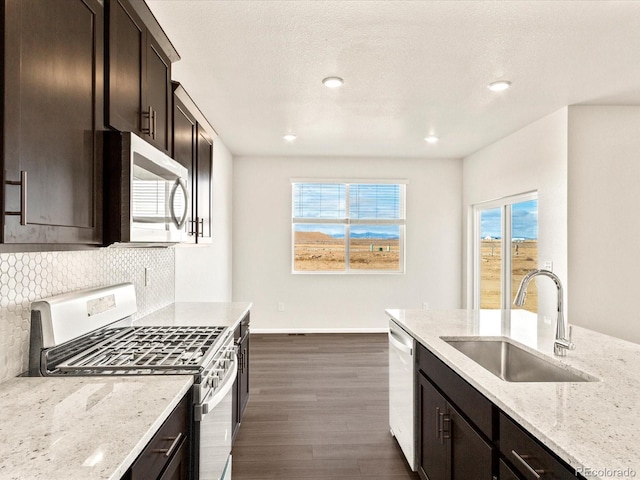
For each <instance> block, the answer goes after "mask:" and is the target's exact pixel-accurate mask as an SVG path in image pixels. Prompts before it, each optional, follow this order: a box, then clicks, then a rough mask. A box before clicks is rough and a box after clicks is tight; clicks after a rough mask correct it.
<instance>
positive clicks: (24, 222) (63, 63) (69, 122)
mask: <svg viewBox="0 0 640 480" xmlns="http://www.w3.org/2000/svg"><path fill="white" fill-rule="evenodd" d="M0 19H1V22H2V25H3V28H4V34H3V36H2V38H1V39H0V42H2V45H1V47H2V48H1V49H0V51H1V52H2V54H0V55H2V56H0V64H1V65H2V74H1V75H0V90H1V91H2V94H1V98H2V101H3V105H2V107H3V108H2V116H1V117H0V122H2V124H1V128H2V133H3V135H2V139H0V155H1V159H0V160H1V163H2V169H1V171H2V186H3V194H2V195H0V202H1V204H2V211H3V212H4V214H3V216H2V224H3V225H2V227H3V228H2V231H1V232H2V233H1V236H2V238H1V241H2V242H3V243H5V244H11V243H14V244H21V245H24V244H100V243H101V242H102V212H101V210H102V145H101V134H100V132H101V131H102V130H104V114H103V105H104V100H103V99H104V88H103V78H104V71H103V65H104V54H103V52H104V28H103V26H104V9H103V6H102V4H101V2H100V1H98V0H49V1H46V2H43V1H41V0H3V1H2V2H0Z"/></svg>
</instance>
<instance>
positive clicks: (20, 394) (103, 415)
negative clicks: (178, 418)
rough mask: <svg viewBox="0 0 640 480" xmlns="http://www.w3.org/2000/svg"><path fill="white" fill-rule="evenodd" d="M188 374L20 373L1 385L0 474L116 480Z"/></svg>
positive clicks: (8, 478)
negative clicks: (40, 374) (57, 374)
mask: <svg viewBox="0 0 640 480" xmlns="http://www.w3.org/2000/svg"><path fill="white" fill-rule="evenodd" d="M192 384H193V377H192V376H191V375H180V376H166V375H163V376H136V377H108V378H107V377H65V378H60V377H46V378H41V377H31V378H27V377H18V378H14V379H11V380H9V381H7V382H4V383H2V385H0V478H2V479H3V480H38V479H43V480H69V479H71V478H76V479H82V480H119V479H120V478H121V477H122V475H124V473H125V472H126V471H127V469H128V468H129V467H130V466H131V464H132V463H133V462H134V460H135V459H136V458H137V457H138V455H139V454H140V452H142V450H143V449H144V448H145V447H146V445H147V444H148V443H149V441H150V440H151V438H152V437H153V435H154V434H155V433H156V431H157V430H158V429H159V428H160V426H161V425H162V423H163V422H164V421H165V420H166V419H167V417H168V416H169V414H171V412H172V411H173V409H174V408H175V406H176V405H177V404H178V403H179V402H180V400H181V399H182V398H183V397H184V395H185V394H186V393H187V392H188V391H189V389H190V388H191V385H192Z"/></svg>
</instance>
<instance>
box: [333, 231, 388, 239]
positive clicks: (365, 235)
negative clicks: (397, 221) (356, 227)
mask: <svg viewBox="0 0 640 480" xmlns="http://www.w3.org/2000/svg"><path fill="white" fill-rule="evenodd" d="M332 236H333V238H344V235H342V234H337V235H332ZM351 238H370V239H372V240H398V239H399V238H400V237H398V235H395V234H393V233H382V232H363V233H352V234H351Z"/></svg>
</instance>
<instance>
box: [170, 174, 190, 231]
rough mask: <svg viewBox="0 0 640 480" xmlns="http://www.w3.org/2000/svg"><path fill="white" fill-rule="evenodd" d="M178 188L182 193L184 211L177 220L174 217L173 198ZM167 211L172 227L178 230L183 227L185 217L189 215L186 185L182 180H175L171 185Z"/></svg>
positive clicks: (176, 217)
mask: <svg viewBox="0 0 640 480" xmlns="http://www.w3.org/2000/svg"><path fill="white" fill-rule="evenodd" d="M178 188H181V189H182V193H183V194H184V211H183V212H182V215H181V216H180V218H179V219H178V216H177V215H176V207H175V198H176V192H177V190H178ZM169 211H170V212H171V220H172V221H173V223H174V225H175V226H176V227H177V228H178V229H180V228H182V227H184V224H185V222H186V221H187V215H188V213H189V195H188V192H187V184H186V183H185V181H184V180H183V179H182V178H177V179H176V182H175V183H174V184H173V188H172V189H171V194H170V195H169Z"/></svg>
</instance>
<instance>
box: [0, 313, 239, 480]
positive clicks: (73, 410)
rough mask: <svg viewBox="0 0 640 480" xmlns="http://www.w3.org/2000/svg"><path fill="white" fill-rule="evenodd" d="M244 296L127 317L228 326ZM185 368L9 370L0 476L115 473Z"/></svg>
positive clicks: (169, 406)
mask: <svg viewBox="0 0 640 480" xmlns="http://www.w3.org/2000/svg"><path fill="white" fill-rule="evenodd" d="M250 308H251V303H250V302H235V303H227V302H212V303H208V302H184V303H174V304H171V305H169V306H167V307H165V308H162V309H160V310H158V311H156V312H154V313H151V314H149V315H147V316H145V317H143V318H140V319H138V320H137V321H135V322H134V325H167V326H180V325H183V326H199V325H202V326H220V327H229V328H231V329H235V327H236V326H237V325H238V324H239V323H240V321H241V320H242V318H243V317H244V316H245V315H246V314H247V312H248V311H249V309H250ZM192 385H193V376H192V375H158V376H152V375H141V376H129V377H123V376H113V377H105V376H99V377H64V378H62V377H44V378H43V377H17V378H14V379H11V380H9V381H7V382H3V383H2V384H1V385H0V479H2V480H39V479H43V480H44V479H46V480H68V479H70V478H78V479H82V480H119V479H120V478H121V477H122V475H124V473H125V472H126V471H127V469H128V468H129V467H130V466H131V465H132V464H133V462H134V461H135V459H136V458H137V457H138V455H139V454H140V452H142V450H143V449H144V448H145V447H146V445H147V444H148V443H149V441H150V440H151V438H153V435H155V433H156V432H157V430H158V429H159V428H160V426H161V425H162V423H163V422H164V421H165V420H166V419H167V417H168V416H169V414H170V413H171V412H172V411H173V409H174V408H175V407H176V405H177V404H178V403H179V402H180V400H181V399H182V398H183V397H184V395H185V394H186V393H187V392H188V391H189V389H190V388H191V386H192Z"/></svg>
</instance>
